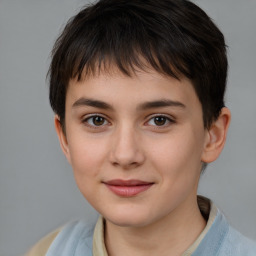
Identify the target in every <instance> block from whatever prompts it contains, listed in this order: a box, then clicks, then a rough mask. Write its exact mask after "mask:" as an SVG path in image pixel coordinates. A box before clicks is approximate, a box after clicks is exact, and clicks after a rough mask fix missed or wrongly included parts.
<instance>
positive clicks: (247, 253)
mask: <svg viewBox="0 0 256 256" xmlns="http://www.w3.org/2000/svg"><path fill="white" fill-rule="evenodd" d="M219 255H220V256H222V255H232V256H240V255H243V256H255V255H256V242H255V241H253V240H251V239H249V238H247V237H245V236H244V235H242V234H241V233H240V232H238V231H237V230H235V229H234V228H233V227H229V229H228V232H227V234H226V236H225V239H224V240H223V243H222V246H221V248H220V252H219Z"/></svg>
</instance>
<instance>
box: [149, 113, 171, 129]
mask: <svg viewBox="0 0 256 256" xmlns="http://www.w3.org/2000/svg"><path fill="white" fill-rule="evenodd" d="M170 123H174V121H173V120H172V119H171V118H169V117H167V116H163V115H159V116H154V117H152V118H151V119H150V120H149V121H148V125H152V126H160V127H161V126H168V125H169V124H170Z"/></svg>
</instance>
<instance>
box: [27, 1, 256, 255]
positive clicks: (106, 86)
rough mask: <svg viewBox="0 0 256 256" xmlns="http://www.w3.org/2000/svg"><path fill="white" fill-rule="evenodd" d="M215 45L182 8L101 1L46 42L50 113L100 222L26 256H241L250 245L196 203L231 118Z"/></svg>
mask: <svg viewBox="0 0 256 256" xmlns="http://www.w3.org/2000/svg"><path fill="white" fill-rule="evenodd" d="M227 66H228V62H227V55H226V44H225V40H224V36H223V34H222V33H221V31H220V30H219V29H218V28H217V26H216V25H215V24H214V23H213V21H212V20H211V19H210V18H209V17H208V15H207V14H206V13H205V12H204V11H203V10H201V9H200V8H199V7H198V6H197V5H195V4H194V3H192V2H190V1H188V0H158V1H155V0H133V1H126V0H100V1H98V2H96V3H94V4H92V5H90V6H87V7H86V8H84V9H83V10H81V11H80V12H79V13H78V14H77V15H76V16H74V17H73V18H72V19H71V20H70V21H69V22H68V24H67V25H66V27H65V28H64V30H63V32H62V33H61V35H60V36H59V38H58V39H57V41H56V43H55V45H54V48H53V52H52V62H51V65H50V69H49V80H50V104H51V106H52V109H53V111H54V112H55V114H56V115H55V127H56V131H57V134H58V137H59V141H60V145H61V148H62V150H63V152H64V154H65V156H66V158H67V160H68V161H69V163H70V164H71V166H72V168H73V170H74V176H75V179H76V182H77V185H78V188H79V189H80V191H81V193H82V194H83V196H84V197H85V198H86V199H87V200H88V202H89V203H90V204H91V205H92V206H93V207H94V208H95V209H96V210H97V211H98V212H99V213H100V217H99V219H98V221H97V223H91V224H88V223H84V222H83V221H76V222H72V223H69V224H67V225H66V226H64V227H62V228H60V229H58V230H57V231H54V232H53V233H51V234H50V235H48V236H47V237H45V238H43V239H42V240H41V241H40V242H39V243H38V244H37V245H36V246H35V247H34V248H32V250H31V251H30V252H29V253H28V255H47V256H53V255H69V256H70V255H76V256H80V255H94V256H97V255H98V256H99V255H102V256H103V255H104V256H107V255H109V256H116V255H122V256H126V255H147V256H150V255H161V256H165V255H168V256H172V255H173V256H174V255H194V256H202V255H204V256H205V255H207V256H211V255H212V256H213V255H214V256H216V255H220V256H223V255H225V256H226V255H230V256H231V255H232V256H238V255H243V256H246V255H247V256H252V255H256V245H255V243H254V242H253V241H251V240H250V239H248V238H246V237H244V236H243V235H241V234H240V233H239V232H238V231H236V230H235V229H234V228H232V227H231V226H230V225H229V224H228V222H227V220H226V218H225V217H224V215H223V214H222V213H221V211H220V210H219V209H217V207H216V206H215V205H214V203H213V202H212V201H210V200H209V199H207V198H205V197H202V196H198V195H197V188H198V183H199V179H200V175H201V173H202V172H203V171H204V169H205V168H206V166H207V164H208V163H211V162H213V161H214V160H216V159H217V158H218V156H219V155H220V153H221V151H222V149H223V147H224V144H225V140H226V135H227V131H228V127H229V124H230V119H231V114H230V111H229V109H228V108H227V107H226V106H225V104H224V94H225V88H226V80H227Z"/></svg>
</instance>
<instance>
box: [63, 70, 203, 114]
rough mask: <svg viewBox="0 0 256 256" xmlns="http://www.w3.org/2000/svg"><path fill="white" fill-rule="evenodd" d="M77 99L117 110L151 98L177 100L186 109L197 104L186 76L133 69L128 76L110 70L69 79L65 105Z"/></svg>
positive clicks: (69, 104) (140, 103) (74, 103)
mask: <svg viewBox="0 0 256 256" xmlns="http://www.w3.org/2000/svg"><path fill="white" fill-rule="evenodd" d="M81 99H82V101H83V99H89V100H97V101H101V102H105V103H108V105H111V106H113V107H116V109H117V110H118V108H120V107H122V106H123V105H124V106H125V107H127V109H128V107H134V106H136V107H137V109H138V105H142V104H143V103H146V102H154V101H155V102H156V101H173V102H179V103H181V104H180V105H184V106H188V107H189V108H190V109H193V108H194V106H196V105H200V107H201V104H200V103H199V100H198V97H197V95H196V93H195V90H194V87H193V85H192V83H191V81H190V80H189V79H187V78H184V77H183V78H180V79H179V80H178V79H176V78H173V77H170V76H166V75H162V74H160V73H158V72H156V71H153V70H151V71H150V72H145V71H140V72H136V73H135V74H134V75H132V76H127V75H125V74H123V73H121V72H120V71H118V70H113V71H112V72H111V73H110V72H101V73H99V74H97V75H95V76H89V77H86V78H83V79H81V80H80V81H77V79H73V80H71V81H70V83H69V87H68V90H67V97H66V106H67V107H72V106H73V105H82V104H76V103H77V102H79V100H81ZM174 105H175V104H174ZM176 105H177V104H176ZM134 109H135V108H134Z"/></svg>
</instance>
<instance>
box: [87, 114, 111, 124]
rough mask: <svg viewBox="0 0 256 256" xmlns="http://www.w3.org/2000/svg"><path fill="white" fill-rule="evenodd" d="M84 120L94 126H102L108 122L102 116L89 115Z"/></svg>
mask: <svg viewBox="0 0 256 256" xmlns="http://www.w3.org/2000/svg"><path fill="white" fill-rule="evenodd" d="M84 122H85V123H87V124H88V125H90V126H94V127H96V126H103V125H106V124H107V123H108V122H107V120H106V119H105V118H104V117H102V116H91V117H89V118H87V119H86V120H85V121H84Z"/></svg>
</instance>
